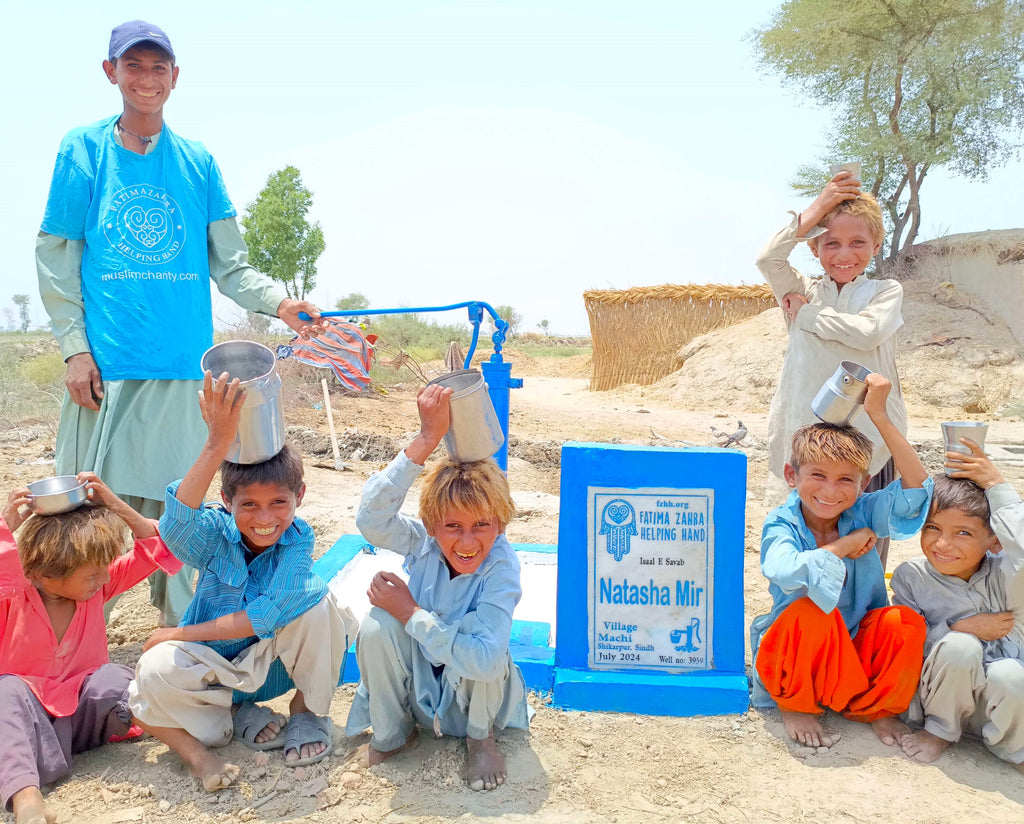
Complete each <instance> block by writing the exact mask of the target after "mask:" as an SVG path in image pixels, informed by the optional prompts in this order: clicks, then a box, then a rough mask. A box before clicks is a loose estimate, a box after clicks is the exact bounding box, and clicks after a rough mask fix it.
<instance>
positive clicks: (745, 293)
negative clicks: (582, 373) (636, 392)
mask: <svg viewBox="0 0 1024 824" xmlns="http://www.w3.org/2000/svg"><path fill="white" fill-rule="evenodd" d="M583 301H584V303H585V304H586V307H587V314H588V315H589V317H590V336H591V339H592V341H593V346H594V353H593V358H592V363H593V366H592V372H591V377H590V388H591V389H592V390H604V389H612V388H614V387H616V386H619V385H621V384H624V383H638V384H641V385H647V384H651V383H654V382H655V381H657V380H660V379H661V378H663V377H665V376H666V375H668V374H670V373H672V372H674V371H675V370H676V369H678V368H679V367H680V365H681V363H680V360H679V354H678V353H679V349H680V347H681V346H682V345H683V344H684V343H686V342H687V341H689V340H690V339H691V338H694V337H696V336H697V335H702V334H704V333H705V332H710V331H711V330H712V329H718V328H719V327H722V326H729V325H731V324H733V323H737V322H738V321H741V320H743V319H744V318H749V317H751V316H752V315H756V314H758V313H759V312H763V311H764V310H765V309H769V308H770V307H772V306H774V305H775V298H774V296H773V295H772V291H771V289H769V288H768V286H766V285H757V286H727V285H724V284H682V285H675V284H666V285H664V286H636V287H633V288H632V289H622V290H592V291H589V292H584V293H583Z"/></svg>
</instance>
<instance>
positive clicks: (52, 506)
mask: <svg viewBox="0 0 1024 824" xmlns="http://www.w3.org/2000/svg"><path fill="white" fill-rule="evenodd" d="M28 491H29V493H31V495H32V500H31V501H29V505H28V508H29V509H31V510H32V511H33V512H34V513H35V514H36V515H58V514H60V513H61V512H70V511H71V510H72V509H78V507H80V506H81V505H82V504H84V503H85V502H86V500H88V498H89V491H88V490H87V489H86V488H85V482H84V481H79V480H78V476H76V475H57V476H55V477H53V478H43V479H42V480H41V481H32V483H30V484H28Z"/></svg>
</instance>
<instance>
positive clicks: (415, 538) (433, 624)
mask: <svg viewBox="0 0 1024 824" xmlns="http://www.w3.org/2000/svg"><path fill="white" fill-rule="evenodd" d="M451 394H452V390H451V389H450V388H445V387H442V386H440V385H437V384H433V385H428V386H427V387H426V388H425V389H423V391H422V392H420V395H419V397H418V398H417V406H418V408H419V415H420V431H419V434H418V435H417V436H416V437H415V438H414V439H413V441H412V443H410V444H409V446H407V447H406V448H405V450H404V451H402V452H400V453H399V454H398V455H397V456H396V457H395V459H394V460H393V461H391V463H390V464H389V465H388V466H387V467H386V468H385V469H384V470H383V471H381V472H378V473H376V474H375V475H373V476H372V477H371V478H370V479H369V480H368V481H367V483H366V487H365V488H364V489H363V498H362V501H361V503H360V505H359V513H358V515H357V516H356V524H357V525H358V527H359V531H360V532H361V533H362V534H363V536H364V537H365V538H366V539H367V540H368V541H370V542H371V543H373V544H374V545H375V546H379V547H382V548H385V549H390V550H393V551H394V552H398V553H400V554H402V555H405V556H406V558H405V570H406V571H407V572H408V573H409V582H408V584H406V583H405V581H403V580H402V579H401V578H400V577H398V576H397V575H394V574H391V573H388V572H378V573H377V575H376V576H375V577H374V578H373V581H372V582H371V584H370V589H369V592H368V595H369V598H370V604H371V605H372V606H371V609H370V612H369V614H368V615H367V617H366V619H365V620H364V621H363V623H362V626H361V627H360V630H359V635H358V636H357V638H356V657H357V660H358V661H359V671H360V674H361V677H362V680H361V681H360V683H359V687H358V689H357V691H356V696H355V699H354V700H353V702H352V709H351V711H350V712H349V716H348V723H347V725H346V729H345V732H346V734H347V735H349V736H352V735H357V734H359V733H360V732H362V731H363V730H365V729H366V728H367V727H370V726H372V727H373V737H372V738H371V739H370V743H369V744H366V745H364V746H363V747H362V748H361V749H360V760H361V761H362V762H363V763H364V764H365V765H368V766H372V765H374V764H379V763H381V762H382V761H384V760H385V759H387V758H390V757H392V756H394V755H397V754H398V753H401V752H404V751H406V750H411V749H413V748H414V747H415V746H416V745H417V743H418V732H417V725H419V726H423V727H427V728H429V729H433V731H434V734H435V735H438V736H440V735H452V736H456V737H459V738H465V739H466V749H467V756H466V766H465V772H464V776H465V779H466V781H467V783H468V784H469V786H470V788H472V789H474V790H493V789H494V788H495V787H497V786H498V785H500V784H503V783H504V782H505V778H506V769H505V761H504V759H503V758H502V755H501V752H500V750H499V749H498V747H497V745H496V744H495V741H494V730H495V729H504V728H505V727H516V728H519V729H527V728H528V727H529V723H530V715H531V712H530V710H529V707H528V705H527V703H526V684H525V682H524V681H523V675H522V673H521V672H520V670H519V667H518V666H516V664H515V662H514V661H513V660H512V655H511V653H510V652H509V643H510V640H511V633H512V612H513V610H514V609H515V606H516V604H517V603H519V599H520V597H521V595H522V587H521V585H520V581H519V560H518V559H517V558H516V554H515V552H514V551H513V550H512V546H511V545H510V544H509V542H508V538H506V537H505V534H504V533H505V527H506V526H507V525H508V522H509V521H510V520H511V518H512V517H513V516H514V515H515V505H514V504H513V502H512V495H511V491H510V490H509V486H508V481H507V479H506V478H505V475H504V473H502V471H501V470H500V469H499V468H498V465H497V464H496V463H495V462H494V461H493V459H490V458H488V459H486V460H483V461H476V462H474V463H464V464H459V463H455V462H453V461H451V460H450V459H449V460H445V461H441V462H440V463H439V464H437V465H436V466H434V467H433V468H432V469H431V470H430V471H429V472H428V474H427V477H426V479H425V480H424V482H423V488H422V490H421V492H420V508H419V511H420V520H416V519H413V518H408V517H405V516H403V515H402V514H400V509H401V507H402V503H403V501H404V500H405V496H406V494H407V493H408V492H409V488H410V487H411V486H412V484H413V481H415V479H416V476H417V475H419V473H420V472H422V471H423V464H424V463H425V462H426V459H427V458H428V457H429V456H430V454H431V453H432V452H433V451H434V450H435V449H436V448H437V445H438V444H439V443H440V442H441V438H442V437H444V434H445V432H447V431H448V426H449V420H450V418H449V399H450V397H451Z"/></svg>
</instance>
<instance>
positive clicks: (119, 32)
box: [108, 20, 176, 60]
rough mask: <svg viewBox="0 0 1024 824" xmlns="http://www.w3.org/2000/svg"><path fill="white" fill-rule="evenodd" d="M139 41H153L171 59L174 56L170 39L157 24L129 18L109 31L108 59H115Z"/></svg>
mask: <svg viewBox="0 0 1024 824" xmlns="http://www.w3.org/2000/svg"><path fill="white" fill-rule="evenodd" d="M139 43H155V44H156V45H157V46H159V47H160V48H161V49H163V50H164V51H166V52H167V53H168V54H169V55H170V56H171V59H172V60H174V59H176V58H175V57H174V49H172V48H171V40H170V38H169V37H168V36H167V35H166V34H165V33H164V30H163V29H161V28H160V27H159V26H154V25H153V24H152V23H147V22H146V21H145V20H129V21H128V22H127V23H122V24H121V25H120V26H116V27H115V28H114V30H113V31H111V32H110V49H109V56H108V59H110V60H117V59H118V58H119V57H120V56H121V55H122V54H124V53H125V52H126V51H128V49H130V48H131V47H132V46H137V45H139Z"/></svg>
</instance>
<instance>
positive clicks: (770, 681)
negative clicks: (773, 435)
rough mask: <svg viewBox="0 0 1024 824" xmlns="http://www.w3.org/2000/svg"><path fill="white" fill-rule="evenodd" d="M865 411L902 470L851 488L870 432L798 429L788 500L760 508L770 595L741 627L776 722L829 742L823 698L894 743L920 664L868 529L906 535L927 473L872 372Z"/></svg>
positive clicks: (916, 623)
mask: <svg viewBox="0 0 1024 824" xmlns="http://www.w3.org/2000/svg"><path fill="white" fill-rule="evenodd" d="M866 382H867V385H868V392H867V398H866V399H865V401H864V410H865V412H866V413H867V414H868V417H869V418H870V419H871V422H872V423H873V424H874V425H875V427H876V428H877V430H878V432H879V434H880V435H881V437H882V438H884V440H885V443H886V445H887V446H888V448H889V450H890V452H891V453H892V456H893V460H894V461H895V463H896V469H897V470H898V471H899V473H900V476H901V480H899V481H893V482H892V483H891V484H890V485H889V486H887V487H886V488H885V489H882V490H879V491H877V492H869V493H865V494H861V493H862V491H863V489H864V487H865V486H866V485H867V482H868V467H869V465H870V462H871V441H869V440H868V438H867V437H866V436H865V435H864V434H863V433H861V432H859V431H857V430H856V429H854V428H853V427H850V426H834V425H832V424H825V423H818V424H812V425H810V426H805V427H803V428H801V429H799V430H797V432H796V434H795V435H794V436H793V447H792V454H791V457H790V460H789V462H788V463H787V464H786V468H785V471H786V480H787V482H788V483H789V486H790V487H791V488H792V490H793V491H792V492H791V493H790V496H789V500H787V501H786V503H785V504H784V505H783V506H780V507H779V508H778V509H775V510H773V511H772V512H770V513H768V518H767V520H766V521H765V525H764V530H763V532H762V534H761V571H762V572H763V573H764V575H765V577H766V578H767V579H768V581H769V587H768V589H769V592H770V593H771V596H772V600H773V601H774V605H773V607H772V611H771V612H770V613H768V614H767V615H762V616H760V617H758V618H755V619H754V621H753V622H752V623H751V627H750V641H751V649H752V651H753V657H754V688H753V696H752V703H753V704H754V705H755V706H771V705H772V704H773V703H774V704H775V705H777V706H778V708H779V710H780V711H781V712H782V720H783V723H784V724H785V727H786V732H787V733H788V734H789V737H790V738H792V739H793V740H794V741H796V742H798V743H800V744H803V745H805V746H808V747H819V746H825V747H829V746H831V745H832V743H833V738H832V737H831V736H829V735H828V734H827V733H826V732H825V730H824V728H823V727H822V725H821V722H820V717H821V714H822V713H823V711H824V709H826V708H828V709H832V710H834V711H836V712H842V713H843V714H844V715H845V716H846V717H847V718H850V719H852V720H854V721H862V722H865V723H870V724H871V726H872V728H873V729H874V731H875V733H876V734H877V735H878V737H879V738H880V739H881V740H882V741H883V742H884V743H886V744H888V745H895V744H896V743H897V741H898V739H899V737H900V736H901V735H903V734H905V733H907V732H909V729H908V728H907V727H906V725H905V724H903V722H901V721H900V720H899V718H897V716H898V715H899V714H900V713H901V712H903V711H905V710H906V709H907V706H908V705H909V704H910V700H911V698H913V695H914V690H915V689H916V688H917V679H918V675H919V673H920V671H921V660H922V649H923V646H924V636H925V627H924V621H923V620H922V619H921V616H920V615H918V614H917V613H915V612H914V611H913V610H911V609H910V608H908V607H906V606H895V607H890V606H888V605H887V604H888V599H887V597H886V591H885V574H884V572H883V570H882V562H881V560H880V559H879V557H878V553H877V552H876V551H875V542H876V540H877V539H878V538H882V537H886V536H889V535H892V536H894V537H896V538H901V539H902V538H909V537H910V536H911V535H914V534H915V533H916V532H917V530H918V529H920V528H921V523H922V522H923V521H924V518H925V515H926V514H927V511H928V500H929V497H930V492H931V486H932V481H931V478H929V477H928V473H927V472H926V471H925V469H924V466H922V464H921V461H920V459H919V458H918V457H917V453H916V452H915V451H914V448H913V447H912V446H911V445H910V444H909V443H908V442H907V439H906V438H904V437H903V435H902V434H901V433H900V431H899V429H897V428H896V426H895V425H894V424H893V422H892V421H891V420H889V416H888V414H887V413H886V403H885V401H886V395H887V394H888V393H889V388H890V387H889V381H888V380H886V379H885V378H884V377H883V376H882V375H879V374H877V373H872V374H870V375H868V376H867V379H866Z"/></svg>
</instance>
